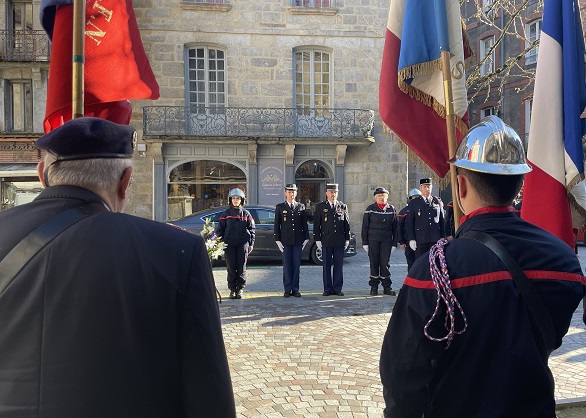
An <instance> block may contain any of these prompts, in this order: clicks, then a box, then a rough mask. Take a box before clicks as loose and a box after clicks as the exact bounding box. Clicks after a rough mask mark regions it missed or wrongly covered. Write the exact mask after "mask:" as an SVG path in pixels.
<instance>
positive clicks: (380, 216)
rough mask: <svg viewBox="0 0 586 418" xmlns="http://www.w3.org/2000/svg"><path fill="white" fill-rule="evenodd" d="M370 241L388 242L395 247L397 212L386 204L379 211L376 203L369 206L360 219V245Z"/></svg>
mask: <svg viewBox="0 0 586 418" xmlns="http://www.w3.org/2000/svg"><path fill="white" fill-rule="evenodd" d="M370 241H377V242H390V243H391V245H392V246H393V247H396V246H397V211H396V210H395V207H394V206H393V205H389V204H388V203H387V204H386V205H385V206H384V207H383V209H379V207H378V205H377V204H376V203H373V204H371V205H369V206H368V207H367V208H366V211H365V212H364V216H363V217H362V245H368V243H369V242H370Z"/></svg>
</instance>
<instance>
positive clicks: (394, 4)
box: [379, 0, 472, 178]
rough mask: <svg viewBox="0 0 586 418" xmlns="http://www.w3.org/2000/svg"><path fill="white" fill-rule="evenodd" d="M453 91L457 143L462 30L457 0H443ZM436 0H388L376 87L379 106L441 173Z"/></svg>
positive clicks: (462, 91)
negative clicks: (385, 26)
mask: <svg viewBox="0 0 586 418" xmlns="http://www.w3.org/2000/svg"><path fill="white" fill-rule="evenodd" d="M446 9H447V18H448V36H449V43H450V52H451V56H452V58H451V62H450V68H451V70H452V92H453V101H454V111H455V114H456V128H457V130H456V134H457V143H458V144H459V143H460V141H461V140H462V137H463V136H464V134H465V133H466V131H467V130H468V114H467V109H468V101H467V93H466V75H465V72H464V60H465V58H467V57H468V56H470V55H472V52H471V49H470V47H469V45H468V40H467V38H466V37H465V36H464V35H463V27H462V20H461V17H460V3H459V1H458V0H446ZM435 14H436V10H435V5H434V2H430V1H421V0H391V5H390V9H389V19H388V23H387V32H386V39H385V48H384V52H383V61H382V67H381V77H380V89H379V112H380V115H381V119H382V120H383V122H384V123H385V125H386V126H387V127H388V128H389V129H390V130H392V131H393V132H394V133H395V134H396V135H397V136H398V137H399V138H400V139H401V140H402V141H403V142H404V144H405V145H406V146H407V147H408V148H409V149H410V150H411V151H413V153H415V154H416V155H417V157H419V159H420V160H421V161H423V162H424V163H425V164H426V165H427V166H429V167H430V168H431V170H432V171H433V173H435V174H436V175H437V176H438V177H439V178H443V177H444V176H445V175H446V173H447V172H448V171H449V164H448V163H447V161H448V159H449V158H450V156H449V155H448V139H447V129H446V120H445V117H446V116H445V115H446V106H445V98H444V83H443V77H442V73H441V60H440V46H439V40H438V27H437V23H436V16H435Z"/></svg>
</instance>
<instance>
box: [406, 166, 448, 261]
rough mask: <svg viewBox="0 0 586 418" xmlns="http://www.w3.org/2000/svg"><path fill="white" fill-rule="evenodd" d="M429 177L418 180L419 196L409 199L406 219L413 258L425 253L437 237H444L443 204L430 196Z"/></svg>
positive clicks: (437, 198)
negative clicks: (413, 253) (413, 252)
mask: <svg viewBox="0 0 586 418" xmlns="http://www.w3.org/2000/svg"><path fill="white" fill-rule="evenodd" d="M432 188H433V186H432V184H431V179H430V178H424V179H421V180H419V191H421V196H416V197H414V198H413V199H411V200H410V201H409V214H408V215H407V219H406V222H405V223H406V229H407V238H408V239H409V247H410V248H411V249H412V250H413V251H415V258H419V257H420V256H421V255H422V254H425V253H426V252H427V251H429V249H430V248H431V246H432V245H433V244H435V243H436V242H437V240H438V239H440V238H444V237H445V222H444V204H443V203H442V201H441V199H440V198H439V197H437V196H432V194H431V190H432Z"/></svg>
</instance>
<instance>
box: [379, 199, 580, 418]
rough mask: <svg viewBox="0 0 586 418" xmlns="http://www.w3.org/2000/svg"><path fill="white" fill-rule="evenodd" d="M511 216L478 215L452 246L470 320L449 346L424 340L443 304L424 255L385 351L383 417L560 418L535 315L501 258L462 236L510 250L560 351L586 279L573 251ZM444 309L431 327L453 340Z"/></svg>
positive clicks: (452, 264)
mask: <svg viewBox="0 0 586 418" xmlns="http://www.w3.org/2000/svg"><path fill="white" fill-rule="evenodd" d="M505 209H506V208H505ZM509 209H510V210H511V211H507V212H502V211H501V212H498V213H497V212H490V211H489V212H486V213H481V212H478V213H479V214H477V215H475V216H472V217H470V218H468V219H467V220H465V221H464V222H463V223H462V225H461V226H460V228H459V229H458V232H457V235H456V239H455V240H453V241H451V242H450V243H449V244H448V245H446V247H445V257H446V262H447V268H448V273H449V277H450V280H451V287H452V289H453V292H454V295H455V296H456V298H457V300H458V301H459V303H460V304H461V306H462V309H463V311H464V314H465V316H466V319H467V323H468V328H467V330H466V331H465V332H464V333H462V334H456V335H455V336H454V340H453V342H452V345H451V346H450V347H449V348H448V349H445V347H446V343H445V341H444V342H435V341H431V340H429V339H428V338H427V337H426V336H425V335H424V333H423V329H424V327H425V325H426V323H427V321H428V320H429V319H430V318H431V315H432V314H433V312H434V309H435V306H436V300H437V292H436V290H435V287H434V284H433V282H432V280H431V276H430V268H429V260H428V257H427V256H422V257H420V258H419V259H418V260H417V261H416V262H415V264H414V265H413V267H412V268H411V270H410V271H409V276H408V277H407V278H406V279H405V282H404V286H403V288H402V289H401V293H400V294H399V297H398V299H397V302H396V304H395V307H394V309H393V313H392V316H391V319H390V322H389V327H388V330H387V332H386V335H385V338H384V342H383V347H382V355H381V361H380V371H381V380H382V383H383V387H384V389H383V394H384V397H385V402H386V406H387V408H386V410H385V416H387V417H394V418H405V417H417V418H421V416H422V414H423V413H424V414H425V418H437V417H442V418H443V417H527V418H529V417H531V418H534V417H547V418H554V417H555V402H554V381H553V377H552V375H551V371H550V370H549V368H548V366H547V359H546V357H547V354H546V350H545V347H544V343H543V338H542V336H541V334H540V332H539V331H538V330H537V328H536V324H535V323H534V320H533V317H532V315H531V313H530V312H529V310H528V308H527V306H526V305H525V303H524V302H523V300H522V298H521V297H520V295H519V292H518V290H517V288H516V286H515V285H514V283H513V281H512V278H511V275H510V273H509V272H508V270H507V269H506V267H505V266H504V265H503V264H502V263H501V261H500V260H499V259H498V258H497V256H496V255H495V254H494V253H493V252H492V251H491V250H490V249H488V248H487V247H485V246H484V245H483V244H481V243H479V242H477V241H473V240H471V239H468V238H463V237H462V235H464V234H465V233H466V232H467V231H473V230H474V231H484V232H486V233H489V234H490V235H492V236H493V237H494V238H496V239H497V240H498V241H499V242H500V243H501V244H502V245H503V246H504V247H505V248H506V249H507V251H509V252H510V254H511V255H512V257H513V258H514V259H515V260H516V261H517V262H518V263H519V265H520V267H521V268H522V269H523V270H524V272H525V274H526V275H527V276H528V278H529V281H530V282H531V283H532V284H533V286H535V288H536V289H537V291H538V293H539V294H540V296H541V298H542V299H543V302H544V304H545V306H546V308H547V310H548V311H549V313H550V315H551V318H552V320H553V324H554V328H555V331H556V335H557V338H556V348H557V347H559V346H560V345H561V342H562V337H563V336H564V335H565V334H566V332H567V331H568V327H569V325H570V321H571V319H572V315H573V313H574V311H575V310H576V307H577V306H578V304H579V303H580V301H581V300H582V298H583V297H584V295H585V293H586V286H585V285H586V281H585V279H584V276H583V275H582V272H581V269H580V263H579V262H578V260H577V258H576V256H575V254H574V252H573V251H572V249H571V248H569V247H568V245H567V244H565V243H564V242H562V241H561V240H559V239H557V238H556V237H554V236H552V235H551V234H549V233H547V232H545V231H544V230H542V229H539V228H537V227H535V226H533V225H531V224H529V223H527V222H525V221H523V220H522V219H520V218H519V217H517V216H515V214H514V213H513V212H512V208H509ZM440 306H441V308H440V309H439V311H438V313H437V316H436V318H435V319H434V321H433V322H432V323H431V326H430V327H429V329H428V333H429V334H430V335H431V336H434V337H436V338H439V337H443V336H445V335H446V334H447V331H446V328H445V327H444V318H445V315H446V308H445V304H444V303H441V304H440ZM456 318H457V321H456V326H455V330H456V331H459V330H461V329H462V328H463V321H462V316H461V315H460V313H459V311H458V309H457V308H456ZM448 326H449V323H448Z"/></svg>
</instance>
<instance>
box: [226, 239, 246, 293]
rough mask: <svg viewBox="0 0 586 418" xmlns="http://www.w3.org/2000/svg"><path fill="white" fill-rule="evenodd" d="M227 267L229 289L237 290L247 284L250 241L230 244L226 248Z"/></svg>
mask: <svg viewBox="0 0 586 418" xmlns="http://www.w3.org/2000/svg"><path fill="white" fill-rule="evenodd" d="M224 258H225V259H226V269H227V270H228V289H230V290H232V291H235V290H237V289H238V288H243V287H244V286H246V261H247V260H248V243H246V244H244V245H228V246H227V247H226V248H225V249H224Z"/></svg>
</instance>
